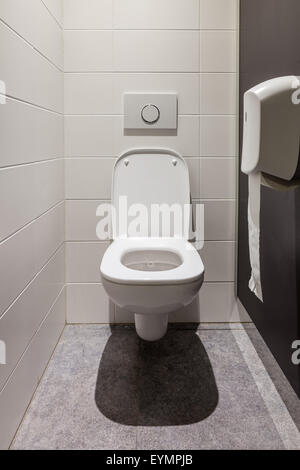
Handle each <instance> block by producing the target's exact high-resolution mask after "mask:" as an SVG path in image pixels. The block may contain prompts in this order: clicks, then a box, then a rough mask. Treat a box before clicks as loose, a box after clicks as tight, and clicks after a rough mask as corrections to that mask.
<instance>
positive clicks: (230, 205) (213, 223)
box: [200, 200, 236, 241]
mask: <svg viewBox="0 0 300 470" xmlns="http://www.w3.org/2000/svg"><path fill="white" fill-rule="evenodd" d="M200 203H201V204H204V234H205V240H207V241H234V240H235V239H236V201H234V200H223V201H222V200H216V201H214V200H201V201H200Z"/></svg>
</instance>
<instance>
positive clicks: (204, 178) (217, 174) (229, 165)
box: [200, 158, 237, 199]
mask: <svg viewBox="0 0 300 470" xmlns="http://www.w3.org/2000/svg"><path fill="white" fill-rule="evenodd" d="M236 163H237V162H236V159H235V158H201V162H200V194H201V198H203V199H235V197H236V179H237V175H236Z"/></svg>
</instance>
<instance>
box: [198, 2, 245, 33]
mask: <svg viewBox="0 0 300 470" xmlns="http://www.w3.org/2000/svg"><path fill="white" fill-rule="evenodd" d="M237 26H238V0H225V1H224V0H200V28H201V29H236V28H237Z"/></svg>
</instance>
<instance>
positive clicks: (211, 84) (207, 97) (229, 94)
mask: <svg viewBox="0 0 300 470" xmlns="http://www.w3.org/2000/svg"><path fill="white" fill-rule="evenodd" d="M200 112H201V114H236V113H237V74H235V73H203V74H201V79H200Z"/></svg>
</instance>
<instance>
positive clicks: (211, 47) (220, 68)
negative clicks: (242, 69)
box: [200, 31, 237, 72]
mask: <svg viewBox="0 0 300 470" xmlns="http://www.w3.org/2000/svg"><path fill="white" fill-rule="evenodd" d="M236 70H237V34H236V32H235V31H202V32H201V33H200V71H201V72H236Z"/></svg>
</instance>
